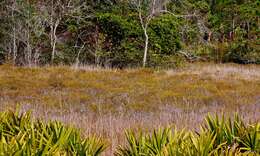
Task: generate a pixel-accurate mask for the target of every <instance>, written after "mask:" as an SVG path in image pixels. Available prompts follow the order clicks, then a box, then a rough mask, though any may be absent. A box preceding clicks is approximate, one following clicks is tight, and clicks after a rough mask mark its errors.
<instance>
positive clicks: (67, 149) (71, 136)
mask: <svg viewBox="0 0 260 156" xmlns="http://www.w3.org/2000/svg"><path fill="white" fill-rule="evenodd" d="M0 136H1V140H0V155H1V156H7V155H16V156H20V155H28V156H29V155H30V156H34V155H35V156H36V155H91V156H98V155H100V154H101V153H102V152H103V151H104V150H105V147H106V144H105V143H104V142H103V141H102V140H101V139H100V138H98V137H94V136H93V137H88V138H84V139H83V138H81V135H80V133H79V131H78V130H76V129H74V128H72V127H68V126H64V125H63V124H62V123H60V122H48V123H45V122H43V121H40V120H37V121H32V120H31V115H30V113H29V112H28V113H25V114H22V115H19V114H18V113H13V112H11V111H10V112H4V113H1V114H0Z"/></svg>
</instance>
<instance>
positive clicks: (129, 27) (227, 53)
mask: <svg viewBox="0 0 260 156" xmlns="http://www.w3.org/2000/svg"><path fill="white" fill-rule="evenodd" d="M0 14H1V16H0V62H1V63H5V62H11V63H13V64H16V65H26V66H34V65H46V64H68V65H72V64H74V65H86V64H88V65H98V66H105V67H120V68H121V67H137V66H149V67H174V66H178V65H179V64H181V63H182V62H183V61H197V60H199V61H216V62H236V63H260V48H259V44H260V43H259V33H260V30H259V28H260V20H259V17H260V2H259V1H257V0H199V1H198V0H88V1H87V0H1V1H0Z"/></svg>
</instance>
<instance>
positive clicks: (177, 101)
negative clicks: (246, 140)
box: [0, 63, 260, 155]
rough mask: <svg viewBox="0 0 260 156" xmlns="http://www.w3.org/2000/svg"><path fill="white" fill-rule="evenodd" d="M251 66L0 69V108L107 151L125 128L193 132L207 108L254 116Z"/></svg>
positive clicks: (255, 73)
mask: <svg viewBox="0 0 260 156" xmlns="http://www.w3.org/2000/svg"><path fill="white" fill-rule="evenodd" d="M259 91H260V69H259V66H257V65H245V66H241V65H235V64H208V63H206V64H205V63H200V64H191V65H187V66H186V67H184V68H182V69H176V70H159V71H156V70H151V69H125V70H117V69H99V68H93V67H88V66H86V67H80V68H76V69H74V68H72V67H66V66H64V67H42V68H24V67H14V66H9V65H3V66H0V105H1V107H0V110H1V111H5V110H6V109H12V110H13V109H15V108H16V105H17V104H18V105H20V109H21V112H26V111H28V110H31V111H32V116H33V117H36V118H40V119H42V120H43V121H49V120H58V121H61V122H63V123H65V124H69V125H73V126H74V127H77V128H80V129H82V132H83V134H84V135H86V136H91V135H94V134H95V135H97V136H102V137H103V138H104V139H106V140H109V142H110V144H109V146H108V149H107V150H106V151H105V152H104V154H105V155H112V154H113V153H114V151H115V150H116V148H117V146H118V145H119V144H121V145H122V144H124V142H125V136H124V131H125V130H126V129H133V130H134V131H135V130H138V129H139V130H143V131H147V130H148V131H150V130H153V129H157V128H158V127H168V126H169V125H174V126H176V128H177V129H182V128H186V129H189V130H196V131H199V127H198V126H197V125H198V124H202V121H203V118H204V116H205V115H207V113H208V112H209V113H212V114H214V113H218V114H219V113H220V112H223V113H224V114H225V116H227V117H228V116H231V115H232V114H234V113H235V112H238V113H239V115H241V116H243V118H244V120H245V121H246V122H248V121H252V122H259V120H260V107H259V104H260V103H259V98H260V97H259V95H260V92H259Z"/></svg>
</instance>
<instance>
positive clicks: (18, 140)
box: [0, 111, 260, 156]
mask: <svg viewBox="0 0 260 156" xmlns="http://www.w3.org/2000/svg"><path fill="white" fill-rule="evenodd" d="M0 136H1V140H0V155H1V156H6V155H18V156H19V155H79V156H83V155H86V156H98V155H101V154H102V153H103V152H104V150H105V149H106V147H107V146H106V145H107V144H106V143H105V142H104V141H103V140H102V139H101V138H97V137H95V136H92V137H88V138H85V139H82V137H81V135H80V133H79V131H78V130H76V129H74V128H72V127H68V126H64V125H63V124H61V123H59V122H55V121H53V122H47V123H46V122H43V121H41V120H36V121H32V119H31V115H30V113H29V112H27V113H24V114H21V115H19V113H17V112H16V113H13V112H11V111H9V112H3V113H1V114H0ZM126 140H127V143H128V144H127V145H119V146H117V150H116V151H115V153H114V155H115V156H218V155H222V156H231V155H232V156H233V155H235V156H238V155H252V156H254V155H258V154H260V124H259V123H258V122H256V123H252V124H246V123H245V122H244V121H243V119H242V118H241V117H240V116H239V115H238V114H235V115H234V117H233V118H225V117H224V116H222V117H221V118H219V117H218V116H217V115H216V116H215V117H213V116H211V115H210V114H208V115H207V116H206V117H205V123H204V124H202V125H201V126H200V131H189V130H186V129H182V130H177V129H176V128H175V129H173V128H171V127H168V128H164V129H158V130H154V131H153V133H152V134H149V133H148V134H145V133H143V132H142V131H133V130H129V131H126Z"/></svg>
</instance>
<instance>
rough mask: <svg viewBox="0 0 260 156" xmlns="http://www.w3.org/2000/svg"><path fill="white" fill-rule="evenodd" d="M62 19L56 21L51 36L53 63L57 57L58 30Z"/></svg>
mask: <svg viewBox="0 0 260 156" xmlns="http://www.w3.org/2000/svg"><path fill="white" fill-rule="evenodd" d="M59 23H60V21H59V20H57V21H56V22H55V25H54V26H53V28H52V34H51V38H52V53H51V63H53V61H54V58H55V54H56V43H57V36H56V31H57V28H58V26H59Z"/></svg>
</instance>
